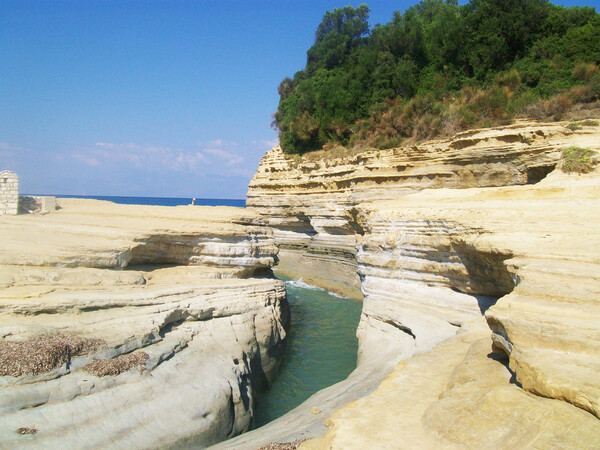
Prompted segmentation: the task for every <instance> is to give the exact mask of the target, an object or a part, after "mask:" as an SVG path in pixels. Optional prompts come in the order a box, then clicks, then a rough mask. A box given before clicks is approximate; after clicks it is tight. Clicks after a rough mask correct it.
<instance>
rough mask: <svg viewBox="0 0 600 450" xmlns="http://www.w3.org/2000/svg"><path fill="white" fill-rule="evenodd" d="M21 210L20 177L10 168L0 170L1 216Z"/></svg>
mask: <svg viewBox="0 0 600 450" xmlns="http://www.w3.org/2000/svg"><path fill="white" fill-rule="evenodd" d="M18 212H19V177H18V176H17V174H16V173H14V172H11V171H10V170H3V171H2V172H0V216H1V215H4V214H13V215H14V214H17V213H18Z"/></svg>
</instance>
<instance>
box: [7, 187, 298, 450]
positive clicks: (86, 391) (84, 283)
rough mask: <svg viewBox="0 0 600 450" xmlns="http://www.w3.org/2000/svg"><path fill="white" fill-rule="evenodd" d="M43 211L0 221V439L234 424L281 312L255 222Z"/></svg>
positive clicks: (180, 434) (168, 431) (120, 435)
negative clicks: (266, 274) (47, 212)
mask: <svg viewBox="0 0 600 450" xmlns="http://www.w3.org/2000/svg"><path fill="white" fill-rule="evenodd" d="M59 205H60V207H61V209H60V210H59V211H56V212H53V213H51V214H47V215H44V216H36V215H22V216H12V217H8V216H5V217H2V218H0V264H1V265H0V337H1V340H0V359H1V360H2V361H1V364H0V369H1V370H2V371H3V372H2V375H3V376H0V447H3V448H14V447H15V446H28V445H31V446H36V447H39V446H43V447H56V448H58V447H65V446H68V447H70V448H89V447H104V446H110V447H116V448H131V447H135V448H149V447H150V448H155V447H156V446H165V445H179V444H181V443H184V442H186V441H188V440H189V439H192V438H193V439H195V441H196V442H198V443H200V444H201V445H207V444H211V443H215V442H218V441H219V440H223V439H226V438H227V437H231V436H234V435H236V434H239V433H240V432H243V431H245V430H247V429H248V428H249V426H250V424H251V419H252V414H253V396H254V395H255V392H256V390H257V389H261V388H264V387H265V386H266V385H268V384H269V383H270V382H271V381H272V379H273V377H274V376H275V373H276V370H277V367H278V364H279V361H280V357H281V355H282V352H283V340H284V338H285V328H286V326H287V323H288V320H289V311H288V308H287V303H286V300H285V286H284V284H283V283H282V282H280V281H278V280H274V279H272V278H268V277H256V276H257V275H263V274H265V273H268V272H269V270H270V267H271V266H272V265H273V263H274V261H275V259H276V253H277V249H276V247H275V246H274V245H273V240H272V238H271V236H270V232H269V230H267V229H265V228H264V227H258V226H252V225H250V223H251V222H252V221H253V220H255V216H254V214H253V213H251V212H249V211H244V210H242V209H239V208H225V207H220V208H212V207H175V208H172V207H158V206H150V207H144V206H130V205H115V204H111V203H109V202H100V201H94V200H74V199H61V200H60V201H59ZM32 343H33V345H32ZM81 347H84V348H85V351H83V350H81ZM23 349H26V351H24V350H23ZM52 358H55V359H52ZM55 363H56V364H55ZM90 363H91V364H90Z"/></svg>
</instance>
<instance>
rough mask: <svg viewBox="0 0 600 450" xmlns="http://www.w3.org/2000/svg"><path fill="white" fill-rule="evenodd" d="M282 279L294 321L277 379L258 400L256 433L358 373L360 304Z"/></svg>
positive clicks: (255, 422) (300, 283) (356, 301)
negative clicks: (309, 399)
mask: <svg viewBox="0 0 600 450" xmlns="http://www.w3.org/2000/svg"><path fill="white" fill-rule="evenodd" d="M279 278H280V279H282V280H284V281H285V282H286V289H287V297H288V301H289V303H290V310H291V314H292V321H291V327H290V331H289V333H288V341H287V347H286V352H285V356H284V357H283V360H282V363H281V368H280V370H279V375H278V376H277V379H276V380H275V382H274V383H273V386H271V389H269V390H268V391H266V392H264V393H263V394H262V395H261V396H260V398H259V399H258V403H257V406H256V408H255V421H254V428H258V427H260V426H262V425H265V424H267V423H269V422H271V421H272V420H274V419H276V418H278V417H280V416H282V415H283V414H285V413H286V412H288V411H290V410H291V409H293V408H295V407H296V406H298V405H300V404H301V403H302V402H303V401H304V400H306V399H307V398H308V397H310V396H311V395H312V394H314V393H315V392H317V391H319V390H321V389H323V388H325V387H327V386H331V385H332V384H334V383H337V382H338V381H342V380H344V379H345V378H346V377H347V376H348V375H349V374H350V372H352V371H353V370H354V369H355V368H356V353H357V350H358V341H357V339H356V327H357V326H358V321H359V319H360V314H361V310H362V302H360V301H358V300H351V299H347V298H341V297H338V296H335V295H333V294H330V293H329V292H327V291H325V290H323V289H320V288H316V287H312V286H309V285H307V284H305V283H302V281H294V280H289V279H285V278H283V277H279Z"/></svg>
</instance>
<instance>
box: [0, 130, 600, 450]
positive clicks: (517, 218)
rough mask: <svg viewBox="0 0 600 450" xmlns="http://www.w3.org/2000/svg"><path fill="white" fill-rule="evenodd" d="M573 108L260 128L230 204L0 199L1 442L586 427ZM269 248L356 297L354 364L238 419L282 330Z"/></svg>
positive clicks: (285, 308) (186, 440)
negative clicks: (329, 133)
mask: <svg viewBox="0 0 600 450" xmlns="http://www.w3.org/2000/svg"><path fill="white" fill-rule="evenodd" d="M590 123H593V122H590ZM594 123H595V122H594ZM568 125H569V124H568V123H566V122H554V123H548V124H545V123H538V122H530V121H522V122H518V123H516V124H514V125H509V126H505V127H498V128H488V129H478V130H471V131H468V132H463V133H459V134H457V135H456V136H454V137H453V138H451V139H446V140H438V141H429V142H425V143H421V144H418V145H413V146H410V147H400V148H394V149H390V150H379V151H365V152H363V153H360V154H358V155H354V156H347V157H343V158H338V159H326V158H323V159H320V160H310V159H309V158H305V159H302V160H300V161H295V160H293V159H288V158H286V156H285V155H284V153H283V152H282V151H281V149H280V148H279V147H275V148H274V149H272V150H271V151H269V152H268V153H267V154H266V155H265V157H264V158H263V160H262V161H261V163H260V166H259V167H258V170H257V172H256V174H255V176H254V178H253V180H252V182H251V183H250V186H249V190H248V198H247V206H248V207H247V208H233V207H187V206H177V207H160V206H133V205H116V204H113V203H110V202H104V201H97V200H85V199H64V198H63V199H57V204H58V205H59V206H60V209H59V210H57V211H53V212H51V213H48V214H45V215H36V214H28V215H16V216H0V265H1V268H2V270H1V271H0V338H1V339H2V340H1V341H0V342H1V345H2V348H1V351H2V353H1V355H2V358H3V359H2V360H1V361H2V366H1V368H2V370H3V372H2V374H1V376H0V390H1V395H0V446H1V447H2V448H14V447H29V446H31V447H64V446H68V447H69V448H89V447H109V446H110V447H115V448H131V447H136V448H155V447H178V448H181V447H186V446H187V447H194V448H198V447H206V446H210V445H213V444H216V445H215V447H214V448H236V449H240V448H248V449H256V448H259V447H261V446H263V445H267V444H270V443H272V442H290V441H294V440H296V439H307V440H306V441H304V442H303V443H302V447H303V448H399V447H402V448H440V447H444V448H454V447H462V448H464V447H465V446H466V447H477V448H489V447H491V448H514V447H534V448H548V447H571V448H573V447H578V448H579V447H582V448H593V447H597V446H600V422H599V420H600V375H599V374H600V366H599V365H598V362H599V361H600V350H599V348H600V321H599V320H598V317H600V229H599V227H598V226H597V224H598V223H600V172H599V171H598V169H596V170H594V171H592V172H591V173H588V174H581V175H580V174H567V173H565V171H563V164H564V162H563V160H562V159H561V157H562V153H563V150H565V149H566V148H569V147H582V148H587V149H590V150H593V151H596V152H598V151H599V150H600V126H598V125H585V126H583V125H582V126H580V127H577V128H576V129H572V128H569V127H568ZM595 158H597V156H595ZM596 167H597V166H596ZM274 267H275V268H276V271H277V273H278V274H281V275H283V276H286V277H288V278H292V279H300V278H301V279H302V280H303V281H304V282H306V283H308V284H309V285H314V286H320V287H322V288H324V289H327V290H329V291H331V292H334V293H337V294H339V295H341V296H344V297H350V298H353V299H359V300H362V312H361V316H360V321H359V324H358V329H357V331H356V335H357V338H358V350H357V367H356V369H355V370H354V371H353V372H352V373H351V374H350V375H349V376H348V377H347V378H346V379H345V380H343V381H340V382H339V383H337V384H334V385H333V386H330V387H328V388H325V389H323V390H320V391H319V392H317V393H316V394H314V395H313V396H311V397H310V398H309V399H307V400H306V401H305V402H304V403H302V404H301V405H300V406H298V407H297V408H294V409H293V410H292V411H290V412H288V413H286V414H285V415H283V416H282V417H279V418H278V419H276V420H274V421H272V422H270V423H268V424H266V425H264V426H262V427H260V428H257V429H254V430H251V431H249V430H250V429H251V426H252V420H253V417H254V414H255V412H254V408H255V404H256V403H257V402H258V403H259V404H260V392H261V391H263V390H264V389H266V388H267V387H268V386H269V385H271V384H273V382H276V381H275V380H276V377H277V372H278V368H279V365H280V364H281V360H282V357H283V355H284V351H285V345H286V336H287V335H288V334H289V333H291V332H292V331H291V329H290V311H289V310H290V306H289V304H288V301H287V299H286V292H285V285H284V282H283V281H280V280H277V279H275V278H274V277H273V274H272V268H274ZM346 301H347V302H354V301H356V300H350V299H348V300H346ZM291 321H292V322H291V323H292V326H293V321H294V319H293V317H292V318H291ZM40 343H43V345H41V344H40ZM27 345H29V347H27ZM31 346H34V347H36V348H37V349H38V350H39V351H38V352H37V353H36V355H37V356H36V357H38V358H39V359H37V360H36V361H27V357H28V356H29V357H30V356H31V353H24V350H23V349H26V348H32V347H31ZM19 358H21V359H19ZM8 360H10V361H13V362H14V361H17V363H12V365H11V364H7V363H6V361H8ZM94 360H99V361H100V364H98V362H97V361H96V362H95V361H94ZM19 429H35V430H36V432H32V433H30V434H29V433H26V434H19V433H18V432H17V431H16V430H19Z"/></svg>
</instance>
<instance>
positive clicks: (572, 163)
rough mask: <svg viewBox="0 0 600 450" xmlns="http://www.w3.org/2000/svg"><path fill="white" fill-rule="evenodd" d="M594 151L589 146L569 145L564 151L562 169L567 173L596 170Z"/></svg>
mask: <svg viewBox="0 0 600 450" xmlns="http://www.w3.org/2000/svg"><path fill="white" fill-rule="evenodd" d="M594 153H595V152H594V151H593V150H590V149H587V148H580V147H569V148H567V149H565V150H564V151H563V153H562V170H563V172H565V173H588V172H591V171H592V170H594V161H593V160H592V156H593V155H594Z"/></svg>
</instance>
